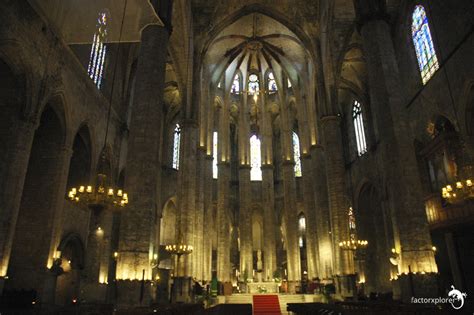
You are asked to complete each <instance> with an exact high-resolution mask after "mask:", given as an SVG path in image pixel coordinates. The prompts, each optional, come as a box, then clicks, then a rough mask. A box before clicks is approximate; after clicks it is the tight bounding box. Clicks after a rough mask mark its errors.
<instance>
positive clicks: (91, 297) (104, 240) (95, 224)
mask: <svg viewBox="0 0 474 315" xmlns="http://www.w3.org/2000/svg"><path fill="white" fill-rule="evenodd" d="M112 216H113V213H112V212H111V210H110V209H104V210H101V211H100V212H96V213H94V212H93V213H91V220H90V224H89V236H88V239H87V249H86V257H85V272H84V274H85V275H86V276H87V277H86V278H84V279H83V281H81V283H80V285H81V291H82V292H83V294H82V295H81V297H82V298H84V299H85V300H86V301H89V302H102V303H104V302H105V301H106V298H107V283H108V274H109V263H110V259H111V258H112V253H111V237H112V223H113V220H112Z"/></svg>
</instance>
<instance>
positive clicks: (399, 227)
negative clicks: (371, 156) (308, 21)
mask: <svg viewBox="0 0 474 315" xmlns="http://www.w3.org/2000/svg"><path fill="white" fill-rule="evenodd" d="M355 8H356V13H357V15H358V21H359V25H360V29H361V35H362V41H363V47H364V53H365V56H366V61H367V70H368V71H367V73H368V81H369V95H370V101H371V110H372V112H373V115H372V116H373V117H374V118H375V119H374V122H375V127H376V128H375V134H376V138H377V143H378V148H377V152H378V158H379V160H378V163H379V164H380V167H379V169H380V170H381V172H382V174H381V175H382V182H383V185H384V186H383V187H382V188H381V190H382V191H386V192H387V197H388V205H389V208H390V212H391V216H392V223H393V225H394V234H395V246H396V249H397V251H399V252H400V253H401V254H400V259H401V260H400V264H399V272H408V271H409V270H411V271H413V272H437V267H436V263H435V261H434V254H433V251H432V250H431V247H432V243H431V238H430V234H429V229H428V223H427V218H426V213H425V209H424V205H423V192H422V189H421V186H422V185H421V183H420V175H419V172H418V165H417V161H416V155H415V150H414V146H413V139H414V137H413V136H412V135H411V133H410V130H411V127H410V125H409V122H410V119H409V118H410V117H409V113H408V112H407V110H406V108H405V104H406V99H405V95H404V90H403V88H402V86H401V82H400V73H399V69H398V64H397V58H396V55H395V51H394V47H393V42H392V34H391V29H390V26H389V24H388V23H387V21H386V17H387V13H386V5H385V1H382V0H371V1H361V0H356V1H355ZM369 246H370V245H369ZM387 250H390V249H387ZM433 294H435V292H433Z"/></svg>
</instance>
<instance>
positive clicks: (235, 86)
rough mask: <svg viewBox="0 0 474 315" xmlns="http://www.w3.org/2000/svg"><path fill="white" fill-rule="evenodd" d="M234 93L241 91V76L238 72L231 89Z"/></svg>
mask: <svg viewBox="0 0 474 315" xmlns="http://www.w3.org/2000/svg"><path fill="white" fill-rule="evenodd" d="M230 92H231V93H232V94H239V93H240V76H239V74H238V73H237V74H236V75H235V77H234V81H233V82H232V88H231V89H230Z"/></svg>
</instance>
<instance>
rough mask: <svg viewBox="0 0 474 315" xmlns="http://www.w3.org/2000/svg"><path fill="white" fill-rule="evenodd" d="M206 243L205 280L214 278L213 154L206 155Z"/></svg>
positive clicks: (204, 254) (204, 188)
mask: <svg viewBox="0 0 474 315" xmlns="http://www.w3.org/2000/svg"><path fill="white" fill-rule="evenodd" d="M203 170H204V173H203V177H204V187H203V190H204V228H203V233H204V236H203V237H204V243H203V256H204V257H203V280H206V281H210V280H212V235H213V229H215V228H217V226H216V224H215V222H214V221H215V218H214V216H213V213H212V207H213V202H212V186H213V179H212V156H211V155H206V158H205V161H204V169H203Z"/></svg>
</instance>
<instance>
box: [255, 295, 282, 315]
mask: <svg viewBox="0 0 474 315" xmlns="http://www.w3.org/2000/svg"><path fill="white" fill-rule="evenodd" d="M253 314H254V315H274V314H278V315H281V312H280V302H279V301H278V295H267V294H265V295H254V296H253Z"/></svg>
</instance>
